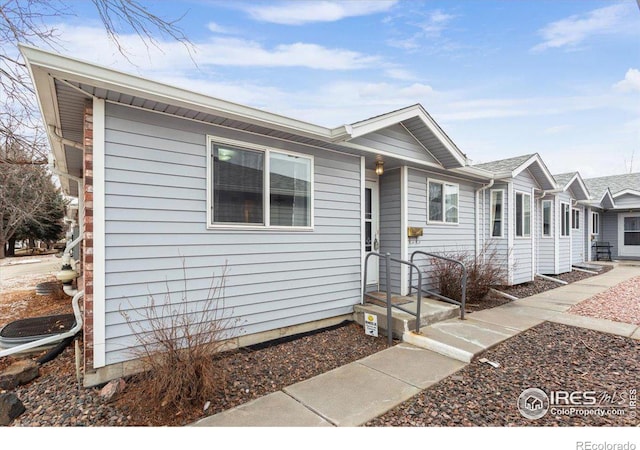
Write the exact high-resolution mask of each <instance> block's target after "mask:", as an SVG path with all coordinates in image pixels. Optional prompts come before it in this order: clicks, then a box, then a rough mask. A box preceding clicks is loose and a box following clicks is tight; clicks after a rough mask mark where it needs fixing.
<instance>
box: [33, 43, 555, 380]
mask: <svg viewBox="0 0 640 450" xmlns="http://www.w3.org/2000/svg"><path fill="white" fill-rule="evenodd" d="M21 51H22V53H23V55H24V57H25V60H26V61H27V65H28V68H29V70H30V73H31V76H32V79H33V81H34V85H35V88H36V92H37V96H38V101H39V104H40V108H41V112H42V116H43V120H44V123H45V124H46V126H47V130H48V133H49V139H50V143H51V147H52V153H53V155H54V157H55V166H56V170H57V172H58V173H59V174H60V176H61V184H62V187H63V190H64V191H65V192H66V193H68V194H69V195H71V196H76V197H78V199H79V224H80V233H81V236H82V237H83V240H82V247H81V252H80V253H81V255H80V257H79V261H78V264H77V269H78V271H79V272H81V277H80V278H78V280H77V284H78V289H79V290H80V291H82V292H83V293H84V299H83V302H84V309H83V310H84V323H85V326H84V339H83V345H84V373H85V379H84V383H85V384H86V385H95V384H98V383H101V382H104V381H106V380H109V379H112V378H115V377H118V376H122V375H123V374H127V373H131V372H133V371H135V370H136V363H135V359H136V356H137V353H136V349H137V348H138V347H139V341H138V339H137V336H136V333H135V332H134V330H133V329H132V326H131V325H132V324H133V325H135V326H136V327H138V329H139V330H148V329H149V328H150V324H149V321H148V318H147V316H148V313H149V311H155V310H154V306H153V304H152V301H151V299H152V298H153V299H155V304H156V307H157V305H158V304H161V303H162V302H163V301H164V298H165V295H166V294H170V295H171V298H172V301H177V302H181V303H184V304H186V305H187V306H188V307H189V308H190V309H191V310H193V311H196V312H197V311H200V310H202V308H204V305H205V304H206V300H207V298H208V295H209V288H210V286H211V282H212V276H213V275H214V274H215V275H216V276H220V275H221V274H222V273H223V271H224V270H225V269H226V277H225V290H224V297H225V303H224V310H223V311H222V312H223V313H224V314H225V316H226V317H229V318H232V319H237V322H236V321H234V322H232V323H233V327H230V328H228V329H227V330H226V332H227V337H228V338H229V344H230V346H244V345H250V344H252V343H256V342H261V341H266V340H269V339H273V338H276V337H281V336H286V335H291V334H295V333H299V332H303V331H309V330H313V329H316V328H319V327H324V326H328V325H331V324H335V323H338V322H341V321H343V320H345V319H351V318H352V314H353V310H354V305H357V304H359V303H361V302H362V294H363V292H362V290H363V282H364V278H365V274H364V260H365V256H366V255H367V254H368V253H369V252H371V251H376V250H377V251H380V252H389V253H391V254H392V255H393V256H395V257H398V258H399V259H404V260H406V259H408V258H409V257H410V253H411V252H412V251H413V250H414V249H424V250H428V251H449V250H468V251H471V252H476V251H478V249H479V247H478V242H479V241H480V234H479V231H478V227H477V224H478V221H479V216H478V215H476V211H478V202H479V200H480V193H481V192H482V189H483V188H485V187H486V186H488V185H489V183H490V182H491V176H490V174H489V173H488V172H486V171H485V170H482V169H478V168H473V167H469V166H468V162H467V158H466V156H465V155H464V154H463V153H462V152H461V151H460V150H459V149H458V148H457V147H456V146H455V144H454V143H453V142H452V141H451V140H450V139H449V138H448V137H447V135H446V134H445V133H444V132H443V131H442V129H440V127H439V126H438V125H437V124H436V123H435V122H434V120H433V119H432V118H431V117H430V116H429V115H428V114H427V112H426V111H425V110H424V109H423V108H422V107H421V106H420V105H414V106H410V107H407V108H404V109H401V110H397V111H393V112H390V113H387V114H384V115H381V116H377V117H373V118H370V119H367V120H364V121H361V122H357V123H353V124H351V125H344V126H339V127H336V128H326V127H322V126H318V125H314V124H310V123H307V122H303V121H299V120H295V119H291V118H288V117H284V116H280V115H277V114H272V113H268V112H265V111H263V110H259V109H254V108H249V107H246V106H242V105H238V104H234V103H230V102H226V101H223V100H219V99H216V98H212V97H209V96H205V95H201V94H197V93H194V92H190V91H187V90H185V89H181V88H178V87H174V86H168V85H165V84H161V83H157V82H153V81H150V80H147V79H143V78H139V77H136V76H132V75H128V74H124V73H121V72H117V71H114V70H111V69H108V68H105V67H101V66H97V65H94V64H90V63H86V62H83V61H79V60H76V59H72V58H67V57H63V56H60V55H57V54H54V53H50V52H45V51H42V50H39V49H35V48H32V47H21ZM376 168H377V169H378V170H377V172H376ZM543 169H544V166H543V165H542V163H541V162H540V161H539V159H538V158H533V162H531V163H530V164H529V165H527V166H526V167H525V168H523V169H522V170H519V171H517V173H512V172H510V177H509V178H508V179H507V180H506V181H504V182H502V183H503V185H504V186H506V188H505V197H504V201H505V205H506V204H507V203H506V202H507V201H508V202H510V203H509V207H508V208H507V209H508V210H509V211H511V210H512V209H513V208H514V204H515V200H513V199H514V197H513V196H514V195H515V194H516V193H521V192H523V193H525V194H526V195H528V196H530V197H528V198H529V200H527V202H529V203H530V204H533V200H532V199H533V196H534V195H535V192H536V189H548V188H549V186H547V184H548V182H547V179H546V172H544V170H546V169H544V170H543ZM487 195H489V194H488V192H487ZM518 202H520V203H518V204H519V205H520V204H521V203H522V199H520V200H518ZM487 207H488V206H487ZM505 220H507V219H506V218H505ZM513 220H515V219H513V218H511V221H512V222H513ZM519 220H522V217H520V216H519ZM409 227H413V228H418V229H422V231H423V233H422V236H420V237H417V238H409V236H408V234H409V231H408V229H409ZM505 230H510V231H509V232H508V233H507V232H506V231H505V233H507V234H508V235H509V236H511V237H510V238H508V243H509V245H511V246H514V245H515V247H516V249H515V251H514V252H513V254H512V257H514V258H516V259H519V258H524V260H525V262H526V264H522V265H519V266H518V270H519V272H517V273H515V274H514V275H513V277H512V282H519V281H520V280H521V279H528V277H529V276H530V272H532V270H531V267H532V264H533V263H534V261H533V260H532V258H531V251H532V250H531V246H532V242H531V236H533V234H532V231H531V230H530V231H529V232H528V233H529V234H530V237H529V238H528V239H527V241H526V242H524V241H522V242H521V241H520V240H519V239H518V238H515V237H514V236H513V235H514V232H515V229H514V228H513V227H512V226H509V224H508V223H507V224H506V228H505ZM520 244H524V247H526V249H521V248H520V247H521V246H522V245H520ZM523 255H524V256H523ZM370 260H371V264H370V265H369V267H368V273H367V274H366V277H367V284H368V286H367V289H369V288H371V289H375V288H380V289H387V286H379V282H380V281H381V277H382V275H381V274H382V273H383V271H382V269H384V267H380V266H379V264H378V263H379V261H378V260H377V258H375V257H372V258H370ZM521 272H524V273H521ZM391 274H392V284H393V286H392V288H393V289H394V291H398V292H401V293H405V292H406V291H407V287H408V276H409V274H408V272H407V269H406V268H405V267H403V268H400V267H392V268H391ZM183 295H184V302H183V301H182V297H183ZM127 317H128V318H129V319H128V320H127ZM167 317H168V319H169V323H170V319H171V313H167Z"/></svg>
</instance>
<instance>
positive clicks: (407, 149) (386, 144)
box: [351, 124, 439, 164]
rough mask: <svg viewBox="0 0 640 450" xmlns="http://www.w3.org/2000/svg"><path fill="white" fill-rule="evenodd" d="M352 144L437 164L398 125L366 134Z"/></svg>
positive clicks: (431, 156)
mask: <svg viewBox="0 0 640 450" xmlns="http://www.w3.org/2000/svg"><path fill="white" fill-rule="evenodd" d="M351 142H352V143H354V144H358V145H364V146H366V147H371V148H375V149H376V150H379V151H383V152H389V153H393V154H396V155H400V156H404V157H407V158H412V159H417V160H418V161H426V162H432V163H436V164H439V163H438V161H437V160H436V159H435V158H434V157H433V155H431V154H430V153H428V152H427V150H425V148H424V147H422V145H420V144H419V143H418V141H416V139H415V138H414V137H413V136H412V135H411V134H410V133H409V132H407V130H406V129H405V128H404V127H402V125H400V124H396V125H392V126H390V127H387V128H384V129H383V130H380V131H376V132H373V133H369V134H366V135H364V136H360V137H358V138H355V139H353V140H351Z"/></svg>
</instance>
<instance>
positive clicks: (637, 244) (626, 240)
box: [618, 213, 640, 257]
mask: <svg viewBox="0 0 640 450" xmlns="http://www.w3.org/2000/svg"><path fill="white" fill-rule="evenodd" d="M618 256H630V257H640V213H635V214H618Z"/></svg>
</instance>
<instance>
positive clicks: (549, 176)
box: [511, 153, 558, 186]
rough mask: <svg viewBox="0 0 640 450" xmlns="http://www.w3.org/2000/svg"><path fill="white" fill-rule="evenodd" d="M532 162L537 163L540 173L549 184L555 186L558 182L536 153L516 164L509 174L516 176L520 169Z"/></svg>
mask: <svg viewBox="0 0 640 450" xmlns="http://www.w3.org/2000/svg"><path fill="white" fill-rule="evenodd" d="M532 164H538V166H539V167H540V168H541V169H542V173H543V174H544V176H545V178H546V179H547V181H548V182H549V184H550V185H551V186H557V185H558V183H556V180H555V178H553V175H552V174H551V172H549V169H548V168H547V166H546V165H545V163H544V161H542V158H541V157H540V155H538V154H537V153H536V154H535V155H532V156H531V158H529V159H528V160H526V161H525V162H524V163H522V164H520V166H518V167H517V168H516V169H515V170H514V171H513V172H512V173H511V176H512V177H513V178H515V177H517V176H518V175H519V174H520V173H522V171H524V170H525V169H527V168H528V167H529V166H530V165H532Z"/></svg>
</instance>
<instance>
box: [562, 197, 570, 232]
mask: <svg viewBox="0 0 640 450" xmlns="http://www.w3.org/2000/svg"><path fill="white" fill-rule="evenodd" d="M570 226H571V215H570V208H569V204H568V203H561V204H560V234H561V235H562V236H569V233H570V231H571V229H570Z"/></svg>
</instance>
